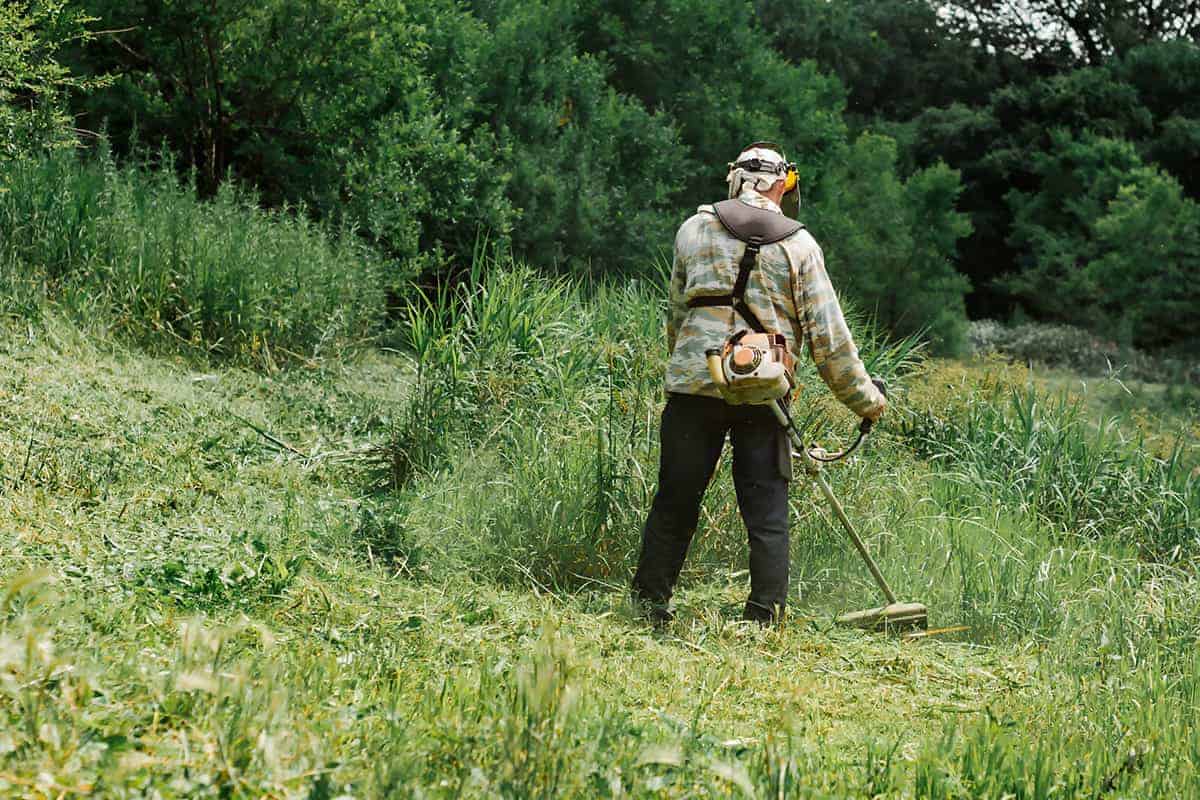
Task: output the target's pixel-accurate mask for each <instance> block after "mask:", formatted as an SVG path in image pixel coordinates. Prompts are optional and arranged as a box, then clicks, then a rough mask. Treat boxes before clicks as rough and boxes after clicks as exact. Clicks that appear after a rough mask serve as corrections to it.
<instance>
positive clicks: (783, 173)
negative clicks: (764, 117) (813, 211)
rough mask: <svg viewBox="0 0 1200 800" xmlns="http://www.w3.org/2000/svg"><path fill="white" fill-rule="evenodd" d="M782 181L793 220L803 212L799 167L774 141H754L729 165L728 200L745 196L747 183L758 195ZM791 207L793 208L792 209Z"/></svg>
mask: <svg viewBox="0 0 1200 800" xmlns="http://www.w3.org/2000/svg"><path fill="white" fill-rule="evenodd" d="M780 179H783V180H784V184H783V192H784V200H783V203H781V205H782V206H783V207H784V213H785V214H787V215H788V216H790V217H794V216H795V215H796V214H797V213H798V212H799V210H800V191H799V185H798V184H799V175H798V173H797V172H796V165H795V164H794V163H793V162H791V161H788V160H787V159H786V158H784V156H783V148H782V147H780V146H779V145H778V144H776V143H774V142H755V143H754V144H752V145H750V146H749V147H746V148H744V149H743V150H742V152H741V153H740V154H739V155H738V158H737V160H736V161H732V162H730V164H729V173H728V174H727V175H726V176H725V181H726V182H727V183H728V184H729V197H730V198H735V197H737V196H738V195H740V194H741V193H742V190H743V189H744V188H745V185H746V183H747V182H749V184H750V188H752V189H754V190H755V191H757V192H767V191H770V189H771V187H772V186H774V185H775V183H776V181H778V180H780ZM789 206H790V208H789Z"/></svg>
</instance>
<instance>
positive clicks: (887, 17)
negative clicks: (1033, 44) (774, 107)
mask: <svg viewBox="0 0 1200 800" xmlns="http://www.w3.org/2000/svg"><path fill="white" fill-rule="evenodd" d="M755 8H756V11H757V15H758V19H759V21H760V23H761V25H762V27H763V28H764V30H765V31H766V32H767V33H768V34H769V35H770V36H771V39H772V41H773V43H774V46H775V50H776V51H777V52H778V53H779V54H780V55H781V56H783V57H784V58H786V59H792V60H797V59H811V60H813V61H815V62H816V63H817V64H818V65H819V66H820V67H821V69H823V70H826V71H829V72H832V73H833V74H834V75H836V76H837V77H838V78H839V79H840V80H841V82H842V84H843V85H844V86H845V87H846V93H847V103H846V108H847V111H848V113H849V115H851V117H852V118H853V119H854V120H855V121H856V122H857V123H858V124H860V125H866V124H867V123H868V121H871V120H879V119H889V120H907V119H910V118H912V117H914V116H916V115H917V114H918V113H920V112H921V111H923V110H924V109H926V108H929V107H938V106H945V105H949V104H950V103H952V102H956V101H965V102H971V101H973V100H975V99H976V98H978V97H980V96H986V94H987V93H988V92H989V91H991V90H992V89H994V88H996V87H998V86H1000V85H1001V84H1002V83H1003V81H1004V78H1005V77H1006V73H1007V72H1011V71H1014V70H1016V69H1018V68H1019V65H1018V63H1017V62H1018V59H1016V58H1015V57H1012V56H1009V55H1008V54H1006V53H1004V52H1000V53H989V52H988V51H986V50H984V49H982V48H979V47H976V46H975V45H974V43H973V41H972V39H971V37H964V36H960V35H958V33H957V32H956V31H955V30H954V29H952V28H951V27H949V26H948V25H947V22H946V20H944V19H943V17H942V15H940V14H939V13H938V10H937V9H936V8H935V7H934V6H933V4H931V3H928V2H925V0H869V1H868V0H841V2H836V3H830V2H827V0H755Z"/></svg>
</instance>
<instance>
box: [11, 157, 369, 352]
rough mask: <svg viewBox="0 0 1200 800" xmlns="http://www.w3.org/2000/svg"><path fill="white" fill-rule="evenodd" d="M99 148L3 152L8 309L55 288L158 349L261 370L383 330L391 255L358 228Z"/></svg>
mask: <svg viewBox="0 0 1200 800" xmlns="http://www.w3.org/2000/svg"><path fill="white" fill-rule="evenodd" d="M225 186H226V187H227V188H225V189H223V190H222V191H221V193H220V194H219V195H218V196H217V197H215V198H213V199H212V200H211V201H209V202H203V203H202V202H200V201H198V200H197V199H196V196H195V187H194V186H190V185H188V184H186V183H185V184H181V183H180V182H179V181H178V180H176V178H175V177H174V176H173V175H172V174H170V173H165V172H161V171H150V170H146V169H141V168H138V167H135V166H127V167H117V166H115V165H114V164H113V163H112V162H111V161H110V160H109V159H108V158H107V157H105V155H104V154H103V153H101V154H100V156H99V157H97V158H93V159H87V160H83V159H79V158H77V157H76V156H75V154H73V153H70V152H59V153H56V154H53V155H50V156H47V157H45V158H41V159H36V160H34V159H13V160H4V161H0V311H3V312H6V313H9V314H16V315H19V316H24V317H27V318H33V319H36V317H37V316H38V314H40V313H41V309H42V307H43V305H44V303H45V301H47V300H51V301H53V302H54V303H55V304H56V306H57V307H58V308H59V309H63V310H66V311H68V312H69V313H70V315H71V316H72V317H73V318H74V319H76V320H81V321H85V322H88V323H92V322H97V321H100V322H103V324H105V325H107V326H108V327H110V328H112V329H115V330H117V331H119V332H121V333H122V334H123V335H124V336H125V337H126V338H127V339H129V340H132V341H136V342H138V343H140V344H142V345H144V346H146V347H149V348H151V349H154V350H157V351H159V352H164V351H175V352H179V351H182V352H184V353H185V354H187V355H188V356H189V357H192V358H193V360H195V358H196V357H200V358H202V359H203V358H207V357H209V356H215V357H217V358H218V359H224V360H229V359H233V360H236V361H239V362H241V363H253V364H257V365H259V366H262V367H266V368H273V367H275V366H276V365H278V364H283V363H287V362H289V361H297V360H302V359H304V358H306V357H308V356H311V355H313V354H331V353H332V352H333V351H335V350H337V349H338V348H340V347H344V346H345V345H346V343H347V342H354V341H356V340H362V339H364V338H366V337H369V336H371V335H373V334H374V333H375V332H376V328H377V323H378V321H379V319H380V317H381V316H382V314H383V311H384V299H383V297H384V293H383V283H384V267H383V264H382V263H381V261H380V259H379V258H378V257H377V256H375V255H373V254H372V253H370V252H368V251H367V250H366V248H363V247H361V246H359V245H358V244H357V243H356V239H355V237H354V236H353V235H349V234H348V233H347V234H346V235H342V236H340V237H333V236H331V235H330V234H329V233H328V232H326V231H324V230H322V229H321V228H319V227H317V226H315V225H313V224H311V223H309V222H307V221H306V220H305V219H304V215H303V213H297V214H293V213H290V212H289V211H287V210H284V211H282V212H265V211H260V210H258V209H257V208H255V205H254V201H253V198H252V197H248V196H243V195H241V194H239V193H238V191H237V190H235V189H233V188H228V187H231V186H232V184H229V183H226V184H225Z"/></svg>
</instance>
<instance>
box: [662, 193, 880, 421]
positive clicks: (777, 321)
mask: <svg viewBox="0 0 1200 800" xmlns="http://www.w3.org/2000/svg"><path fill="white" fill-rule="evenodd" d="M738 199H739V200H741V201H742V202H744V203H749V204H750V205H753V206H757V207H759V208H765V209H768V210H770V211H775V212H777V213H778V212H779V206H777V205H775V204H774V203H772V202H771V201H770V200H768V199H767V198H766V197H763V196H762V195H760V194H759V193H758V192H754V191H746V192H744V193H742V195H741V196H740V197H739V198H738ZM744 247H745V245H744V244H742V242H741V241H739V240H738V239H736V238H734V237H733V236H732V235H730V234H729V233H728V232H727V231H726V230H725V228H724V226H722V225H721V223H720V221H719V220H718V219H717V215H716V213H715V212H714V211H713V207H712V206H710V205H707V206H700V208H699V209H698V210H697V213H696V214H695V215H694V216H692V217H691V218H690V219H689V220H688V221H687V222H685V223H683V225H681V226H680V228H679V232H678V233H677V234H676V235H675V260H674V264H673V265H672V268H671V289H670V298H669V307H668V310H667V343H668V346H669V347H670V350H671V357H670V360H669V361H668V362H667V391H668V392H675V393H678V394H697V395H704V396H707V397H720V396H721V393H720V392H719V391H718V390H717V387H716V386H714V385H713V383H712V380H711V379H710V378H709V375H708V366H707V364H706V363H705V359H704V351H705V350H707V349H709V348H712V347H720V346H721V344H722V343H723V342H724V341H725V339H726V338H727V337H728V336H730V335H731V334H733V333H734V332H735V331H738V330H740V329H743V328H749V325H748V324H747V323H746V321H745V320H743V319H742V318H741V316H740V315H738V314H735V313H734V311H733V309H732V308H729V307H701V308H692V309H689V308H688V307H687V303H688V300H690V299H692V298H693V297H700V296H702V295H721V294H728V293H729V291H730V289H731V288H732V287H733V283H734V280H735V279H736V278H737V272H738V262H739V261H740V260H741V257H742V251H743V249H744ZM745 300H746V303H747V305H749V306H750V308H751V309H752V310H753V311H754V313H755V315H757V316H758V318H759V320H761V321H762V324H763V326H764V327H766V329H767V330H768V331H772V332H779V333H783V334H784V335H785V336H787V340H788V347H789V348H790V349H791V351H792V356H793V357H795V358H796V359H797V360H798V359H799V357H800V350H801V348H802V347H803V344H802V343H804V344H807V345H808V351H809V353H811V354H812V359H813V362H814V363H815V364H816V366H817V372H818V373H820V375H821V379H822V380H824V381H825V383H826V385H828V386H829V388H830V390H831V391H832V392H833V394H834V395H835V396H836V397H837V399H838V400H840V401H841V402H842V403H843V404H845V405H846V406H847V407H848V408H849V409H850V410H851V411H854V412H855V413H856V414H858V415H859V416H866V415H868V414H872V413H874V412H876V411H879V410H880V409H882V408H883V406H885V405H886V401H885V400H884V399H883V395H882V394H880V392H879V390H878V389H876V388H875V386H874V385H873V384H872V383H871V379H870V376H868V375H867V371H866V369H865V368H864V367H863V364H862V361H861V360H860V359H859V357H858V348H856V347H855V345H854V339H853V338H852V337H851V335H850V330H849V329H848V328H847V327H846V320H845V319H844V318H843V317H842V309H841V306H839V305H838V300H837V295H835V294H834V291H833V286H832V285H831V284H830V283H829V276H828V275H827V274H826V273H825V258H824V255H823V254H822V253H821V248H820V247H819V246H818V245H817V242H816V240H814V239H813V237H812V236H811V235H810V234H809V233H808V231H806V230H803V229H802V230H799V231H797V232H796V233H794V234H792V235H791V236H789V237H788V238H786V239H784V240H783V241H781V242H777V243H775V244H769V245H765V246H764V247H763V248H762V250H760V251H759V254H758V265H757V266H756V267H755V269H754V271H753V272H752V273H751V274H750V281H749V283H748V284H747V286H746V293H745Z"/></svg>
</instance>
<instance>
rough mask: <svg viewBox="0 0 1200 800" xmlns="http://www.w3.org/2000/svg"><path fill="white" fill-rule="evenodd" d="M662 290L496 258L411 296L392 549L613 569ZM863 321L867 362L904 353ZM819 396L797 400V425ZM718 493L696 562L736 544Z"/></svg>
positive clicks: (818, 416) (639, 450) (633, 516)
mask: <svg viewBox="0 0 1200 800" xmlns="http://www.w3.org/2000/svg"><path fill="white" fill-rule="evenodd" d="M664 303H665V298H664V295H663V293H662V290H661V287H658V286H649V285H647V284H644V283H640V282H636V281H631V282H628V283H620V284H611V283H600V284H598V285H588V286H584V285H581V284H579V283H575V282H569V281H566V280H562V279H556V280H546V279H543V278H540V277H539V276H538V275H537V274H536V273H534V272H533V271H531V270H530V269H528V268H527V267H525V266H523V265H521V264H517V263H513V262H511V261H509V260H506V259H503V258H496V257H488V258H480V259H477V261H476V263H475V264H474V266H473V268H472V271H471V273H470V274H469V275H468V276H467V279H465V280H463V281H462V282H461V283H459V284H457V285H453V286H449V287H443V288H440V289H436V290H432V291H429V292H425V293H422V294H420V295H418V296H416V297H415V298H414V299H412V300H411V301H410V303H409V305H408V307H407V309H406V313H405V317H404V319H403V321H402V324H401V328H400V329H401V330H402V331H403V332H404V336H405V338H404V341H403V345H404V346H405V347H406V348H407V349H408V350H409V351H411V352H412V353H413V354H414V355H415V356H416V358H417V361H418V377H417V384H416V386H415V387H414V390H413V394H412V397H411V399H410V400H409V402H408V404H407V406H406V408H405V409H403V411H402V412H401V414H400V421H399V423H398V424H397V427H396V430H395V433H394V436H393V439H392V441H391V443H390V444H389V446H388V447H387V448H385V450H384V451H382V453H381V454H380V456H381V458H380V462H381V464H382V465H384V466H385V467H386V469H385V470H384V472H383V480H382V481H381V482H380V485H381V486H386V487H387V488H389V489H390V490H392V491H393V492H396V493H398V495H399V497H400V498H401V499H400V503H401V504H402V505H403V506H404V507H405V509H406V512H405V513H406V515H407V524H406V525H404V526H399V527H398V528H396V529H395V530H396V531H397V535H399V531H400V530H403V531H406V532H407V533H405V534H404V536H405V537H407V538H406V542H407V544H406V546H405V552H412V551H414V550H419V551H420V552H422V553H424V554H425V558H426V559H427V563H426V565H425V566H426V567H428V568H430V569H436V567H437V565H438V564H440V565H441V566H442V567H443V568H450V565H454V567H455V568H460V569H468V570H471V571H476V572H479V573H482V574H485V575H488V576H490V577H493V578H496V577H498V578H502V579H506V580H515V581H519V582H528V581H530V580H532V581H533V582H535V583H538V584H543V585H546V586H550V587H560V588H568V587H578V586H582V585H590V584H593V583H595V582H601V583H609V584H612V583H619V582H623V581H624V580H625V579H626V571H627V569H628V565H629V563H630V562H631V556H632V553H633V551H634V549H635V548H636V546H637V542H638V531H639V529H640V526H641V522H642V519H643V516H644V514H645V510H646V508H647V507H648V504H649V499H650V496H651V494H652V492H653V490H654V483H655V476H656V474H657V463H656V458H657V414H658V411H659V409H660V406H661V402H662V397H663V394H662V374H663V367H664V362H665V359H666V355H667V353H666V346H665V342H664V338H663V322H662V320H663V309H664ZM866 333H867V335H866V336H864V337H862V338H863V340H862V344H863V353H864V357H865V359H866V360H867V361H868V363H869V364H871V367H872V369H873V370H875V371H876V372H878V373H881V374H884V375H886V376H891V375H893V374H895V373H896V372H897V371H898V370H902V369H904V368H906V367H907V366H909V365H910V364H911V362H912V358H913V353H914V351H915V348H916V343H915V342H914V341H913V340H903V341H901V342H896V343H890V344H889V343H885V342H883V341H882V340H881V339H879V338H878V337H876V336H874V335H871V334H870V332H866ZM803 369H805V370H807V374H806V375H804V376H802V379H803V380H804V381H805V382H806V383H808V385H810V386H811V385H813V383H814V382H817V383H819V379H818V378H817V377H816V375H815V372H814V371H813V370H812V368H811V367H810V366H805V367H803ZM825 408H826V406H824V405H822V404H819V403H812V404H810V405H809V407H808V408H807V409H806V411H805V413H804V414H802V415H801V416H802V418H803V419H804V420H805V424H806V426H807V427H808V429H809V430H812V431H816V430H818V429H820V428H821V426H822V425H825V424H827V419H828V418H827V417H826V415H825ZM732 497H733V495H732V490H731V487H729V486H727V485H725V482H718V486H716V487H714V490H713V491H712V492H711V493H710V497H709V501H708V503H707V509H708V512H707V515H708V518H709V522H710V524H709V525H708V526H706V527H707V528H708V529H709V531H710V534H711V535H703V536H701V537H700V538H699V539H698V541H697V546H696V548H695V552H694V558H693V562H692V563H693V565H694V568H699V569H701V570H705V569H708V568H709V567H714V566H717V565H720V567H719V568H720V569H722V570H725V569H727V565H728V564H729V563H730V561H731V560H735V561H736V560H740V559H741V558H742V555H741V551H742V550H743V549H744V548H743V547H742V546H741V545H740V543H739V542H738V540H737V539H736V538H735V537H733V536H730V535H729V532H731V531H733V530H734V529H735V526H738V525H739V523H737V522H736V520H735V519H734V516H735V515H736V509H735V506H734V503H733V501H732ZM371 530H372V531H374V532H373V533H371V534H370V535H371V536H372V537H373V538H372V541H373V542H374V545H373V546H375V547H380V546H382V547H383V548H384V549H388V548H387V544H386V542H380V541H379V540H378V536H377V533H378V528H373V529H371ZM414 536H415V537H416V538H417V539H421V540H422V541H421V543H420V544H417V543H415V542H414V541H413V537H414Z"/></svg>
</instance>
